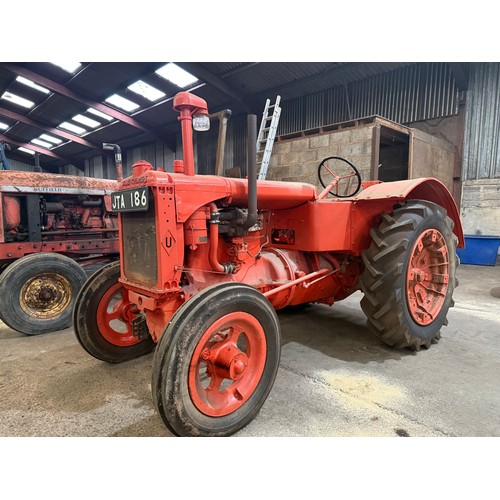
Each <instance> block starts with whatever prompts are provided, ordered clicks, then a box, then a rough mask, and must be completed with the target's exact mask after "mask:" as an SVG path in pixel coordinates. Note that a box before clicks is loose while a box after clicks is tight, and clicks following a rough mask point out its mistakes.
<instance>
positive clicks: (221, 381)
mask: <svg viewBox="0 0 500 500" xmlns="http://www.w3.org/2000/svg"><path fill="white" fill-rule="evenodd" d="M265 361H266V340H265V334H264V330H263V329H262V326H261V325H260V323H259V322H258V321H257V320H256V319H255V318H254V317H253V316H251V315H250V314H247V313H243V312H234V313H230V314H227V315H225V316H223V317H222V318H220V319H219V320H217V321H215V322H214V323H213V324H212V325H211V326H210V327H209V328H208V329H207V331H206V332H205V333H204V334H203V335H202V337H201V338H200V340H199V341H198V344H197V346H196V348H195V350H194V353H193V356H192V358H191V362H190V365H189V378H188V386H189V392H190V396H191V400H192V402H193V404H194V405H195V406H196V407H197V408H198V410H200V411H201V412H202V413H204V414H206V415H209V416H213V417H216V416H223V415H227V414H229V413H232V412H233V411H235V410H237V409H238V408H239V407H240V406H241V405H243V404H244V403H245V402H246V401H247V400H248V399H249V398H250V396H251V395H252V393H253V391H254V390H255V387H256V386H257V384H258V382H259V380H260V378H261V376H262V372H263V370H264V365H265Z"/></svg>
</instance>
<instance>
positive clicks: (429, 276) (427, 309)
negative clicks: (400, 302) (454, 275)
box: [406, 229, 450, 326]
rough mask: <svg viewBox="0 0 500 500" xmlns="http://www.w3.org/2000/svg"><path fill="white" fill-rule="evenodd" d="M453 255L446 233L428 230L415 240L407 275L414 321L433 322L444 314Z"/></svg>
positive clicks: (409, 301) (407, 298) (407, 296)
mask: <svg viewBox="0 0 500 500" xmlns="http://www.w3.org/2000/svg"><path fill="white" fill-rule="evenodd" d="M449 269H450V268H449V254H448V247H447V245H446V240H445V239H444V236H443V235H442V234H441V233H440V232H439V231H438V230H437V229H427V231H424V232H423V233H422V234H421V235H420V236H419V237H418V239H417V241H416V242H415V245H414V246H413V249H412V251H411V253H410V259H409V266H408V272H407V275H406V300H407V303H408V310H409V311H410V314H411V317H412V318H413V320H414V321H415V322H416V323H418V324H419V325H422V326H427V325H429V324H431V323H432V322H433V321H434V320H435V319H436V317H437V315H438V314H439V313H440V311H441V309H442V307H443V304H444V301H445V299H446V292H447V291H448V282H449V275H450V270H449Z"/></svg>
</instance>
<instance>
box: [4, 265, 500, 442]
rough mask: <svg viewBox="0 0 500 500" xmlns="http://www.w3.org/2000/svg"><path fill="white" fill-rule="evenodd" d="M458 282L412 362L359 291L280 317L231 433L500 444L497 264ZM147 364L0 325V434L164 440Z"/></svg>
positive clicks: (469, 270) (148, 360)
mask: <svg viewBox="0 0 500 500" xmlns="http://www.w3.org/2000/svg"><path fill="white" fill-rule="evenodd" d="M458 278H459V280H460V286H459V287H458V288H457V289H456V291H455V296H454V297H455V301H456V305H455V308H453V309H452V310H451V311H450V313H449V315H448V319H449V325H448V326H447V327H445V328H444V329H443V330H442V336H443V338H442V339H441V341H440V342H439V343H438V344H437V345H433V346H432V347H431V349H429V350H428V351H422V352H418V353H413V352H406V351H403V352H402V351H395V350H393V349H390V348H388V347H386V346H385V345H384V344H382V343H381V342H380V341H379V340H378V339H377V338H376V337H375V336H373V335H372V334H371V333H370V331H369V330H368V329H367V327H366V325H365V317H364V314H363V312H362V311H361V309H360V306H359V301H360V298H361V293H360V292H358V293H356V294H355V295H353V296H351V297H350V298H348V299H347V300H345V301H342V302H339V303H338V304H335V306H334V307H332V308H330V307H327V306H323V305H312V306H309V307H308V308H307V309H306V310H304V311H302V312H296V313H281V314H280V320H281V325H282V335H283V347H282V356H281V365H280V370H279V372H278V377H277V379H276V382H275V385H274V387H273V390H272V391H271V394H270V396H269V398H268V400H267V401H266V403H265V404H264V406H263V408H262V410H261V411H260V413H259V415H258V416H257V418H256V419H255V420H254V421H253V422H252V423H250V424H249V425H248V426H247V427H246V428H244V429H243V430H241V431H240V432H239V433H238V434H237V435H239V436H500V391H499V386H500V341H499V340H500V298H499V297H500V293H499V292H500V289H499V287H500V262H498V263H497V266H495V267H482V266H466V265H463V266H460V268H459V270H458ZM495 289H496V290H495ZM152 362H153V355H152V354H150V355H148V356H145V357H143V358H140V359H137V360H134V361H131V362H128V363H123V364H121V365H108V364H106V363H103V362H100V361H97V360H96V359H94V358H92V357H91V356H89V355H87V354H86V352H84V351H83V349H82V348H81V347H80V345H79V344H78V343H77V341H76V338H75V337H74V335H73V332H72V330H71V329H68V330H65V331H60V332H54V333H49V334H45V335H41V336H31V337H30V336H25V335H22V334H20V333H17V332H15V331H13V330H10V329H9V328H7V327H6V326H5V325H3V324H0V436H169V435H170V434H169V432H168V431H167V429H166V428H165V427H164V425H163V423H162V421H161V419H160V417H159V416H158V415H157V414H156V411H155V409H154V407H153V403H152V400H151V393H150V387H151V385H150V379H151V371H152Z"/></svg>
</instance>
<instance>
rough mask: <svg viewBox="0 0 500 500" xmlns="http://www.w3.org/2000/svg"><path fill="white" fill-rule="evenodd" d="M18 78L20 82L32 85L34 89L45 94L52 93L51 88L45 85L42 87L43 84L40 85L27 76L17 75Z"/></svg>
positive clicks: (28, 85)
mask: <svg viewBox="0 0 500 500" xmlns="http://www.w3.org/2000/svg"><path fill="white" fill-rule="evenodd" d="M16 80H17V81H18V82H19V83H22V84H23V85H26V86H27V87H31V88H32V89H36V90H38V91H40V92H43V93H44V94H50V90H49V89H46V88H45V87H42V86H41V85H38V84H37V83H35V82H32V81H31V80H28V79H27V78H24V76H18V77H16Z"/></svg>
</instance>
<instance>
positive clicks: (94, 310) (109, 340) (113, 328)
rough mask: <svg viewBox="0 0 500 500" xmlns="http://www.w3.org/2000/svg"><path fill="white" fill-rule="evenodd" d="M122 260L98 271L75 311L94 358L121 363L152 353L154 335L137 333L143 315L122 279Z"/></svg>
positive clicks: (83, 341)
mask: <svg viewBox="0 0 500 500" xmlns="http://www.w3.org/2000/svg"><path fill="white" fill-rule="evenodd" d="M119 277H120V262H112V263H111V264H108V265H107V266H104V267H102V268H101V269H99V271H97V272H96V273H94V274H93V275H92V276H91V277H90V278H89V279H88V281H87V283H85V285H84V287H83V288H82V289H81V291H80V293H79V295H78V298H77V301H76V306H75V310H74V313H73V325H74V329H75V334H76V338H77V339H78V342H79V343H80V345H81V346H82V347H83V348H84V349H85V350H86V351H87V352H88V353H89V354H90V355H92V356H94V358H97V359H100V360H101V361H106V362H107V363H121V362H122V361H128V360H130V359H134V358H138V357H139V356H142V355H144V354H147V353H149V352H151V351H152V350H153V349H154V348H155V345H156V344H155V342H154V340H153V339H152V338H151V336H150V335H146V336H145V338H139V337H138V336H134V335H133V328H132V321H133V320H134V319H136V318H138V317H139V311H136V310H135V308H134V305H133V304H131V303H130V301H129V300H128V295H127V291H126V289H125V288H124V286H123V285H122V284H121V283H120V282H119V281H118V278H119Z"/></svg>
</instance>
